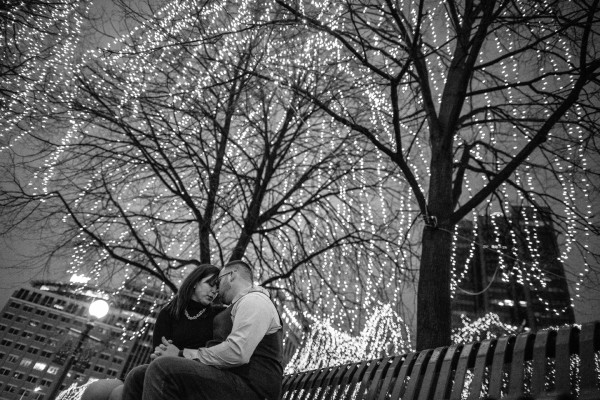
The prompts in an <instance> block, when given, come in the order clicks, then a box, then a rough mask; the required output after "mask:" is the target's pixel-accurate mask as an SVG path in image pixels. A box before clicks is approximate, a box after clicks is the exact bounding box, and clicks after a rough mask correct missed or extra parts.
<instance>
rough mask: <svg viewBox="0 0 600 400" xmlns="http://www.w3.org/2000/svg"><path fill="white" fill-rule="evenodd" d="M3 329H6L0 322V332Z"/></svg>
mask: <svg viewBox="0 0 600 400" xmlns="http://www.w3.org/2000/svg"><path fill="white" fill-rule="evenodd" d="M5 330H6V325H2V324H0V332H2V331H5Z"/></svg>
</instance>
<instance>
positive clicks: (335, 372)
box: [316, 365, 348, 400]
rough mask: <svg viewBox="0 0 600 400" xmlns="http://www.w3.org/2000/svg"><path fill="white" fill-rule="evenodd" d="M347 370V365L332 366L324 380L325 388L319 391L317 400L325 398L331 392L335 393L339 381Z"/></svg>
mask: <svg viewBox="0 0 600 400" xmlns="http://www.w3.org/2000/svg"><path fill="white" fill-rule="evenodd" d="M347 370H348V368H347V366H346V365H339V366H337V367H336V368H331V370H330V371H329V372H328V373H327V376H326V377H325V379H324V380H323V390H321V393H319V396H318V397H317V398H316V400H325V399H327V397H326V396H328V395H329V393H332V394H333V392H334V390H335V387H336V385H337V383H338V382H339V380H340V379H342V376H343V374H344V372H347Z"/></svg>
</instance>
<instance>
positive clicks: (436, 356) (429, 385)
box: [418, 347, 447, 400]
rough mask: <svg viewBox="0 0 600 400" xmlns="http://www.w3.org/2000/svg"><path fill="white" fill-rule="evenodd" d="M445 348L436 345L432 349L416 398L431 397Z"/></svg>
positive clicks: (420, 399) (425, 399)
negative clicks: (435, 347)
mask: <svg viewBox="0 0 600 400" xmlns="http://www.w3.org/2000/svg"><path fill="white" fill-rule="evenodd" d="M446 350H447V348H446V347H438V348H437V349H435V350H434V351H433V354H432V355H431V357H430V358H429V362H428V363H427V369H426V370H425V376H424V377H423V384H422V385H421V392H420V393H419V399H418V400H428V399H430V398H431V394H432V393H433V388H434V385H435V382H436V380H437V377H438V376H439V372H440V369H441V367H442V362H443V361H444V356H445V355H446Z"/></svg>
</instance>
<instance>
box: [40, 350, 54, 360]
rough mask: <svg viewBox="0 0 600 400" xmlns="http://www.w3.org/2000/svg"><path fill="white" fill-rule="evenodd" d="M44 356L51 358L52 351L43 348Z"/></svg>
mask: <svg viewBox="0 0 600 400" xmlns="http://www.w3.org/2000/svg"><path fill="white" fill-rule="evenodd" d="M41 355H42V357H46V358H50V357H52V352H51V351H48V350H42V354H41Z"/></svg>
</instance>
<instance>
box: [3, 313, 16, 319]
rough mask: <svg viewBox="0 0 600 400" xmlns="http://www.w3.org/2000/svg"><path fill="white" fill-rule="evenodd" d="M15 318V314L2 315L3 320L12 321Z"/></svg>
mask: <svg viewBox="0 0 600 400" xmlns="http://www.w3.org/2000/svg"><path fill="white" fill-rule="evenodd" d="M14 317H15V314H11V313H9V312H7V313H4V318H6V319H13V318H14Z"/></svg>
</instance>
